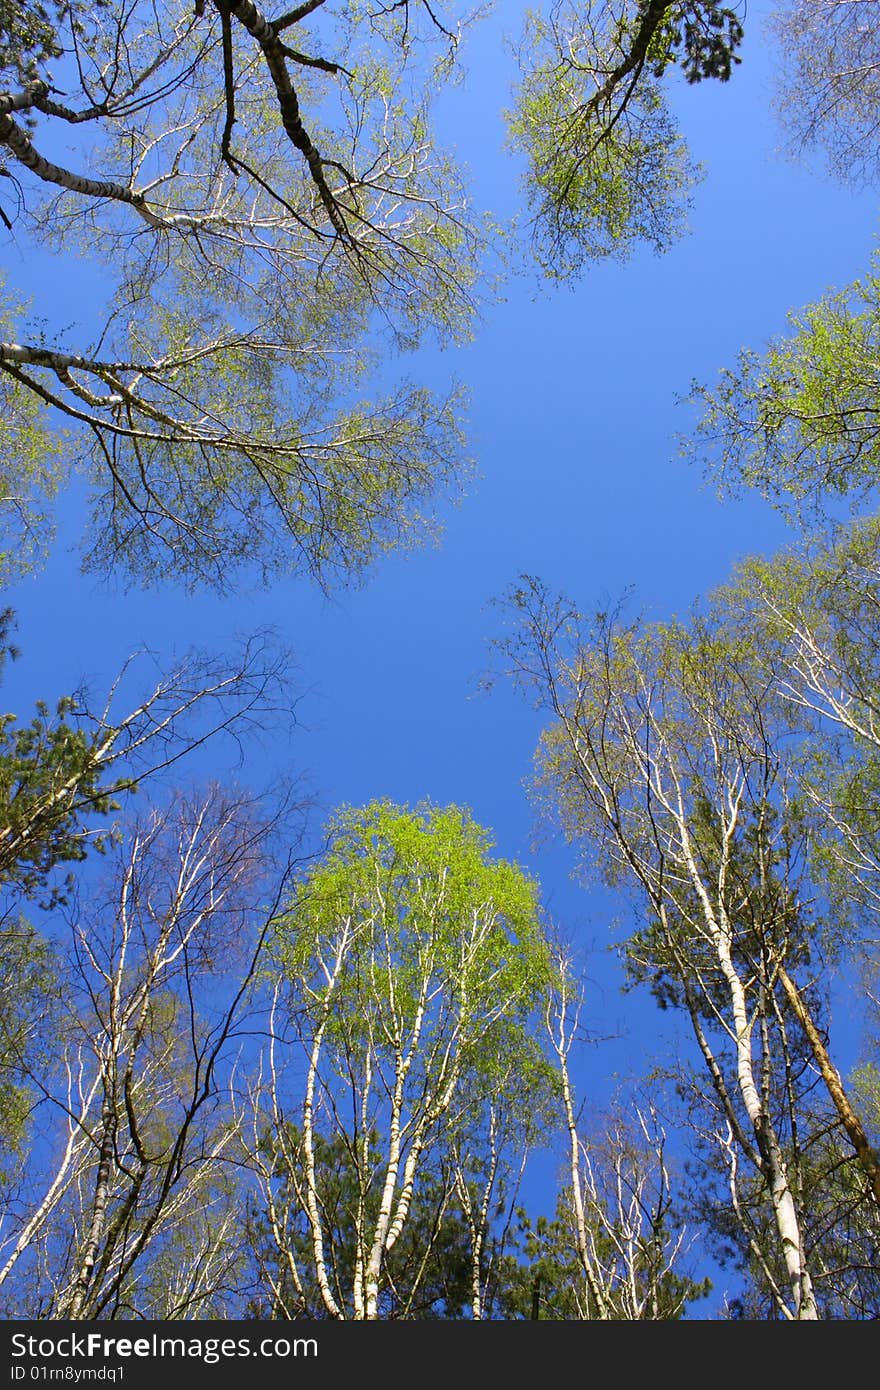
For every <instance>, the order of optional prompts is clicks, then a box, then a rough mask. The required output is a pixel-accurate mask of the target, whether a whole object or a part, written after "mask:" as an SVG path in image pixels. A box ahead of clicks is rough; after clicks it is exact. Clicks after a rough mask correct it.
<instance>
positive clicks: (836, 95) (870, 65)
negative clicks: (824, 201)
mask: <svg viewBox="0 0 880 1390" xmlns="http://www.w3.org/2000/svg"><path fill="white" fill-rule="evenodd" d="M878 19H880V15H878V10H877V6H876V4H875V3H872V0H857V2H856V0H838V3H836V4H833V5H832V4H827V3H819V0H785V3H783V4H780V6H779V8H778V10H777V11H776V12H775V14H774V15H773V17H772V20H771V27H772V31H773V36H774V38H775V39H776V40H777V42H778V46H779V60H780V62H779V69H780V70H779V77H778V91H777V99H776V106H777V110H778V113H779V115H780V117H781V120H782V124H783V128H784V129H785V131H786V134H787V136H788V141H789V146H790V148H791V149H793V150H794V152H795V153H796V154H799V155H800V154H803V153H805V152H807V151H809V150H811V149H818V150H819V151H821V152H822V153H823V154H824V155H825V156H826V158H827V161H828V164H829V166H830V168H831V170H832V172H833V173H834V174H836V175H837V177H838V178H840V179H842V180H844V181H845V182H847V183H852V184H856V185H859V184H872V183H874V182H875V181H876V179H877V174H878V171H880V166H878V130H880V124H878V122H880V44H878Z"/></svg>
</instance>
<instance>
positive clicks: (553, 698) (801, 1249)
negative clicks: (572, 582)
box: [507, 583, 875, 1318]
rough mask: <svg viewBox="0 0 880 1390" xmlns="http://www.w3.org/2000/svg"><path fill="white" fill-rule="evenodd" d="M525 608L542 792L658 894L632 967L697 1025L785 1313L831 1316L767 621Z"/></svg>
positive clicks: (791, 819) (524, 668)
mask: <svg viewBox="0 0 880 1390" xmlns="http://www.w3.org/2000/svg"><path fill="white" fill-rule="evenodd" d="M515 603H517V605H518V607H519V610H520V612H521V614H522V616H523V628H524V635H523V637H522V638H521V639H517V638H514V639H513V640H512V642H511V643H509V644H508V647H507V650H508V653H509V654H510V656H512V658H513V661H514V663H515V666H516V668H517V669H518V670H519V672H520V674H521V675H523V676H526V677H527V678H528V679H529V680H531V681H533V682H536V683H537V685H538V688H539V695H540V697H541V698H542V699H543V700H544V701H546V707H547V708H548V709H549V710H550V711H551V712H552V716H553V722H552V723H551V725H550V727H549V728H548V730H547V732H546V733H545V735H544V737H543V740H542V744H541V749H540V754H539V786H540V787H541V788H542V789H543V794H544V795H545V796H546V797H547V798H548V802H549V806H550V808H551V810H552V812H553V813H554V814H555V815H557V816H558V817H559V818H560V819H561V822H562V824H563V826H564V828H565V830H566V832H567V834H568V835H569V836H570V837H571V838H572V839H573V840H574V841H575V842H576V843H577V844H578V845H579V846H580V847H581V849H582V851H583V853H584V855H585V857H586V859H587V861H588V862H591V863H594V864H598V865H599V866H600V867H601V868H602V869H603V871H604V872H605V873H606V874H607V875H608V876H609V877H610V878H611V880H612V881H614V882H620V883H624V882H627V881H628V882H630V883H632V884H633V885H634V886H635V887H637V889H638V891H639V893H640V894H641V895H643V897H642V901H643V903H644V910H645V912H646V914H647V917H648V921H647V925H646V926H645V927H644V928H643V929H641V930H639V931H637V932H636V933H635V934H634V935H633V937H632V938H631V939H630V942H629V943H628V947H627V950H628V957H629V962H630V969H631V970H632V971H633V972H634V974H635V976H636V978H642V979H646V980H648V981H650V982H651V984H652V987H653V989H654V990H655V992H656V994H657V997H658V1000H659V1001H660V1002H661V1003H663V1004H665V1005H675V1006H677V1007H680V1008H681V1009H682V1010H684V1012H685V1015H686V1016H687V1017H688V1018H689V1020H690V1023H691V1026H692V1029H693V1033H694V1038H695V1041H696V1043H697V1046H698V1048H699V1051H700V1053H701V1054H702V1058H703V1061H704V1064H705V1066H706V1068H707V1070H708V1073H709V1076H710V1078H711V1082H712V1088H713V1094H714V1104H715V1105H716V1107H717V1114H718V1124H719V1126H720V1128H719V1134H720V1133H721V1132H722V1130H725V1129H726V1130H727V1136H728V1137H727V1139H726V1140H725V1143H726V1144H727V1145H728V1152H729V1156H730V1165H731V1196H732V1199H733V1200H734V1205H735V1206H736V1205H737V1203H738V1201H739V1197H738V1193H737V1191H736V1188H735V1186H734V1180H736V1181H738V1180H739V1179H738V1174H740V1173H741V1171H742V1165H743V1164H745V1165H746V1166H747V1167H750V1168H751V1169H752V1171H753V1172H754V1174H755V1175H756V1177H757V1178H759V1180H760V1188H761V1192H762V1193H763V1194H764V1198H765V1200H766V1202H767V1204H768V1206H767V1210H768V1220H769V1221H770V1230H771V1231H772V1241H771V1246H770V1247H769V1248H768V1247H767V1246H766V1245H764V1246H763V1247H762V1248H761V1247H756V1253H757V1251H758V1249H759V1248H760V1262H761V1265H762V1269H763V1273H764V1276H765V1278H766V1280H767V1283H768V1285H769V1287H771V1289H773V1290H774V1292H773V1298H774V1300H775V1303H776V1306H777V1308H778V1311H779V1313H780V1315H782V1316H785V1317H797V1318H803V1317H806V1318H812V1317H815V1316H816V1315H817V1311H818V1310H817V1303H816V1297H815V1290H814V1279H813V1274H812V1270H811V1257H810V1249H811V1245H812V1238H811V1236H810V1234H809V1219H808V1216H809V1214H808V1212H807V1211H806V1210H805V1208H804V1205H803V1200H802V1195H801V1184H800V1179H799V1176H798V1175H799V1173H800V1169H801V1151H800V1140H799V1138H798V1135H799V1124H800V1122H801V1120H802V1118H803V1106H804V1103H805V1102H804V1097H803V1095H801V1094H800V1092H801V1089H802V1084H803V1080H802V1079H803V1065H802V1060H801V1059H802V1058H803V1056H804V1055H806V1056H807V1057H810V1055H811V1054H812V1056H813V1057H814V1058H815V1059H816V1061H817V1062H818V1061H820V1058H822V1054H823V1049H824V1043H823V1042H822V1038H821V1030H820V1029H819V1028H818V1027H816V1026H815V1019H814V1018H813V1015H812V1012H811V1010H810V1008H809V1007H808V1006H807V1004H806V992H805V990H804V989H803V988H799V986H798V983H797V979H798V977H799V976H800V977H801V978H802V977H803V973H804V972H805V971H807V970H808V969H809V963H810V956H811V949H812V944H813V942H814V940H815V938H816V933H817V926H818V924H817V923H816V922H815V920H814V916H813V910H812V908H811V906H810V904H811V900H812V898H813V885H812V884H811V883H810V881H809V879H808V878H806V879H805V877H804V875H805V872H806V866H807V863H808V860H807V848H808V843H807V840H808V836H809V827H808V825H807V824H806V823H805V821H804V817H803V814H802V812H801V810H800V808H799V805H798V793H799V787H798V784H797V781H796V779H795V778H794V776H793V773H792V769H791V763H790V760H789V759H787V758H786V756H785V748H786V742H787V741H788V740H790V739H791V738H792V737H793V735H794V733H795V731H796V724H794V723H793V720H792V717H791V709H790V706H789V705H788V703H787V702H786V701H785V700H784V698H782V697H781V696H780V694H779V692H778V690H777V689H776V687H775V679H774V672H773V670H772V668H771V667H768V666H767V665H766V664H765V663H764V662H763V660H762V652H761V649H760V645H757V646H756V642H755V634H754V630H753V629H752V628H749V627H748V626H747V625H745V624H742V625H737V624H736V623H735V622H731V621H730V620H729V615H725V614H724V613H723V611H717V610H716V611H715V612H714V613H713V612H712V611H711V610H710V612H709V613H708V614H707V615H704V616H702V617H699V616H698V617H696V618H695V619H694V620H693V622H692V624H691V625H690V626H689V627H685V626H683V625H681V624H676V623H673V624H669V625H666V626H663V625H659V626H657V627H654V628H650V627H644V628H643V627H640V626H639V625H638V624H636V625H634V626H633V627H631V628H627V627H624V626H622V625H618V624H617V623H616V622H615V621H614V620H613V619H609V618H607V617H605V616H602V617H600V618H599V619H598V620H597V624H596V627H595V628H594V630H593V631H592V633H589V634H583V635H581V634H580V632H579V628H578V625H577V619H576V615H575V614H574V613H573V612H572V610H571V609H567V608H566V607H565V606H560V605H557V604H555V603H554V602H552V601H549V600H548V598H547V596H546V594H545V593H544V592H543V590H542V589H541V588H540V586H538V585H536V584H535V583H531V584H527V585H525V586H524V587H523V588H522V589H520V590H519V591H518V593H517V594H516V595H515ZM814 987H815V982H811V988H814ZM824 1061H826V1062H827V1061H828V1057H827V1052H825V1053H824ZM835 1077H836V1073H834V1072H833V1068H831V1069H829V1068H827V1067H826V1068H825V1070H824V1071H823V1078H824V1079H825V1081H826V1085H827V1086H828V1089H829V1094H830V1095H831V1096H832V1098H834V1094H835V1086H837V1091H838V1094H837V1099H836V1100H835V1104H836V1105H837V1107H838V1115H839V1120H840V1123H841V1124H842V1125H843V1126H844V1127H845V1128H846V1127H847V1125H848V1124H849V1128H847V1134H848V1136H849V1138H850V1140H851V1142H852V1143H853V1145H854V1147H855V1148H856V1151H857V1158H858V1161H859V1163H860V1164H862V1166H863V1168H864V1170H865V1174H866V1176H868V1177H869V1178H871V1181H873V1178H872V1174H873V1167H874V1164H875V1159H874V1156H873V1153H872V1151H871V1149H870V1146H869V1145H864V1144H860V1143H858V1142H857V1137H858V1131H857V1129H856V1128H855V1127H853V1125H852V1123H851V1119H850V1117H849V1116H848V1115H847V1114H846V1113H845V1109H846V1106H845V1102H846V1097H845V1094H843V1088H842V1086H840V1085H839V1077H837V1078H836V1082H835ZM850 1131H852V1132H850ZM862 1138H864V1135H863V1134H862ZM860 1150H861V1151H860ZM869 1170H870V1171H869ZM752 1235H753V1236H755V1231H754V1229H753V1231H752ZM763 1238H764V1237H762V1240H763ZM755 1239H757V1237H756V1236H755Z"/></svg>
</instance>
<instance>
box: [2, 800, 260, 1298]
mask: <svg viewBox="0 0 880 1390" xmlns="http://www.w3.org/2000/svg"><path fill="white" fill-rule="evenodd" d="M258 812H259V808H258V807H257V806H256V805H254V803H253V802H252V801H251V800H250V799H249V798H247V797H245V796H244V795H230V794H227V793H223V792H222V791H221V790H220V789H219V788H214V789H212V790H210V791H209V792H208V793H207V794H206V795H205V796H203V797H201V798H195V797H188V796H185V795H183V794H181V795H178V796H176V797H175V798H174V799H173V800H172V801H171V803H170V804H169V805H168V806H167V807H166V808H165V809H164V810H156V811H154V812H152V813H151V814H150V815H149V816H147V817H145V819H144V820H143V821H142V822H141V823H140V824H135V825H133V826H132V827H131V829H130V831H129V834H128V836H127V837H126V841H125V843H124V844H123V845H121V846H120V847H119V850H118V851H117V852H116V854H115V855H114V859H115V865H114V871H113V873H112V874H111V875H110V877H109V881H108V883H107V887H106V894H105V895H103V896H102V895H98V894H95V895H92V896H91V897H90V899H89V900H84V901H82V902H81V903H78V904H77V907H76V909H75V910H73V911H72V912H71V914H70V922H69V942H68V943H62V942H58V943H57V944H56V946H55V951H54V954H55V956H56V962H57V969H58V974H59V987H58V990H57V991H56V1007H55V1011H54V1012H55V1015H56V1022H57V1026H56V1044H55V1045H56V1048H57V1049H58V1050H57V1052H56V1053H55V1055H54V1056H53V1057H51V1059H47V1060H48V1064H47V1065H46V1066H45V1067H40V1066H39V1059H38V1057H37V1056H36V1055H35V1054H34V1053H33V1052H30V1053H29V1054H28V1060H27V1062H26V1063H25V1062H23V1063H22V1065H23V1066H25V1065H26V1066H27V1068H28V1074H29V1077H30V1080H31V1084H32V1088H33V1090H34V1091H35V1092H36V1093H37V1095H38V1096H39V1104H38V1105H37V1107H36V1111H35V1114H34V1116H33V1118H32V1126H33V1127H34V1128H35V1129H36V1131H37V1133H36V1136H35V1139H34V1141H33V1143H32V1146H31V1153H30V1159H29V1163H28V1165H27V1167H26V1170H25V1172H24V1174H23V1177H22V1181H21V1183H20V1186H19V1188H18V1190H17V1192H16V1194H15V1200H14V1201H13V1202H12V1203H11V1204H10V1208H9V1211H8V1213H7V1219H6V1222H5V1224H4V1230H3V1244H2V1252H0V1286H2V1287H3V1295H4V1300H5V1306H6V1307H7V1309H8V1310H9V1311H10V1312H11V1314H12V1315H14V1316H47V1317H59V1318H70V1319H82V1318H86V1319H94V1318H103V1317H118V1316H126V1317H148V1318H149V1317H161V1318H180V1317H193V1316H200V1315H204V1314H205V1312H206V1311H207V1310H211V1309H214V1310H216V1308H217V1306H218V1305H217V1304H216V1302H215V1301H214V1297H215V1293H216V1287H217V1286H218V1285H219V1286H220V1287H221V1288H222V1287H223V1286H224V1281H225V1279H226V1278H228V1275H227V1266H228V1262H229V1252H230V1250H235V1249H236V1248H237V1242H236V1239H235V1238H234V1237H235V1235H236V1232H235V1226H236V1219H235V1216H234V1211H235V1207H234V1203H233V1202H232V1193H231V1189H230V1186H229V1181H228V1175H229V1173H231V1172H232V1171H233V1169H232V1167H231V1163H230V1160H231V1157H232V1150H233V1145H234V1140H235V1125H234V1123H233V1121H232V1109H231V1106H230V1101H229V1092H228V1087H229V1079H230V1072H229V1069H230V1066H231V1063H232V1060H233V1058H234V1055H235V1052H236V1051H237V1050H238V1049H239V1047H240V1043H239V1042H238V1041H237V1036H238V1030H240V1028H241V1027H242V1025H243V1023H244V1020H245V1017H246V1010H247V1008H248V1007H250V1006H251V1005H252V999H251V998H250V995H249V987H250V985H251V983H252V981H253V979H254V975H255V972H256V969H257V966H258V962H259V960H260V957H261V953H262V949H263V945H264V942H265V939H266V934H267V932H268V928H269V923H270V921H271V918H272V915H273V908H274V906H275V905H277V903H276V904H273V901H272V897H271V895H272V894H273V893H274V894H276V895H278V894H280V893H281V891H282V890H283V884H284V879H283V876H281V877H279V876H278V875H277V873H276V872H274V869H275V866H270V863H269V844H270V840H269V839H267V836H270V835H271V827H270V826H268V825H267V824H266V822H265V821H264V820H263V819H262V818H261V817H260V816H259V814H258ZM267 892H268V893H269V895H270V896H269V898H268V899H267V898H266V896H265V895H266V893H267ZM157 1266H158V1270H161V1269H162V1268H164V1269H165V1271H166V1274H165V1278H164V1279H163V1278H161V1277H159V1276H158V1273H157ZM172 1269H173V1270H174V1277H173V1279H172V1278H171V1277H170V1271H171V1270H172ZM221 1306H222V1305H221Z"/></svg>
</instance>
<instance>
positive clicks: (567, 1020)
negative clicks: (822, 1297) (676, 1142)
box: [507, 949, 709, 1321]
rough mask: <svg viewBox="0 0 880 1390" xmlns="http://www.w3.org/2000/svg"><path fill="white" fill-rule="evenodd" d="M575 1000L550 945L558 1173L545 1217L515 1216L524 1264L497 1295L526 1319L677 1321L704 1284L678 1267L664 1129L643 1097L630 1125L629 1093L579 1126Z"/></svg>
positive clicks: (680, 1240) (680, 1234)
mask: <svg viewBox="0 0 880 1390" xmlns="http://www.w3.org/2000/svg"><path fill="white" fill-rule="evenodd" d="M582 1002H583V1000H582V997H581V992H580V989H579V987H578V985H577V983H576V981H575V979H574V977H573V974H572V971H571V961H570V959H569V958H568V957H567V956H566V955H564V954H563V953H562V952H561V951H559V950H558V949H557V970H556V982H555V987H554V988H553V989H552V990H551V991H549V992H548V1000H547V1007H546V1015H545V1022H546V1028H547V1033H548V1037H549V1040H550V1051H551V1054H552V1056H553V1058H554V1064H555V1067H556V1070H557V1079H558V1090H559V1100H560V1101H561V1109H562V1114H563V1128H564V1131H565V1136H566V1140H567V1148H568V1152H567V1159H566V1163H565V1165H564V1175H565V1176H564V1180H563V1184H562V1187H561V1190H560V1192H559V1196H558V1198H557V1204H556V1213H555V1217H554V1218H553V1219H548V1218H547V1217H546V1216H539V1217H538V1219H537V1220H536V1221H532V1220H530V1219H529V1218H528V1217H527V1216H526V1217H525V1218H524V1223H523V1230H524V1233H525V1254H526V1263H525V1265H524V1266H521V1267H520V1268H519V1270H517V1272H516V1275H515V1277H514V1279H513V1280H512V1281H511V1286H510V1288H509V1289H508V1291H507V1298H508V1300H509V1302H510V1305H511V1307H513V1308H515V1309H517V1310H518V1311H519V1313H520V1315H521V1316H526V1317H532V1318H558V1319H565V1320H577V1321H610V1320H626V1321H641V1320H645V1319H650V1320H652V1321H657V1320H659V1319H669V1318H679V1317H681V1316H682V1313H683V1311H684V1308H685V1306H686V1305H687V1303H688V1302H689V1301H691V1300H693V1299H696V1298H699V1297H700V1296H701V1295H703V1294H705V1293H707V1292H708V1288H709V1286H708V1282H707V1283H704V1284H703V1285H699V1284H697V1283H695V1282H694V1281H693V1280H691V1279H690V1278H688V1277H687V1276H682V1275H681V1274H680V1273H679V1272H678V1267H679V1264H680V1262H681V1259H682V1257H683V1255H684V1253H685V1238H686V1228H685V1226H684V1225H683V1224H681V1223H680V1222H679V1221H678V1219H677V1215H678V1214H677V1212H676V1210H675V1203H674V1201H673V1197H672V1188H671V1181H670V1174H669V1166H668V1163H667V1159H666V1134H665V1131H664V1129H663V1126H662V1124H661V1123H660V1120H659V1116H658V1114H657V1111H656V1109H655V1107H654V1105H653V1104H652V1103H650V1102H647V1103H643V1104H641V1105H640V1104H639V1103H635V1108H634V1114H635V1122H634V1123H633V1120H632V1118H631V1114H630V1115H627V1114H625V1113H624V1108H625V1109H626V1111H627V1112H629V1111H630V1106H631V1105H632V1103H633V1099H632V1097H629V1098H628V1099H627V1101H625V1102H624V1105H623V1106H622V1107H621V1108H620V1110H619V1111H618V1110H615V1111H614V1112H613V1113H612V1114H610V1115H609V1116H608V1117H607V1119H606V1120H605V1122H604V1124H602V1125H601V1126H596V1127H595V1128H594V1130H593V1132H592V1133H591V1134H590V1136H589V1138H588V1139H587V1138H585V1137H584V1136H583V1134H582V1133H581V1132H580V1129H579V1121H580V1116H579V1111H578V1107H577V1103H576V1095H575V1089H574V1084H573V1079H572V1073H571V1061H570V1059H571V1051H572V1047H573V1044H574V1042H575V1039H576V1037H577V1033H578V1029H579V1026H580V1015H581V1007H582ZM634 1089H635V1088H634Z"/></svg>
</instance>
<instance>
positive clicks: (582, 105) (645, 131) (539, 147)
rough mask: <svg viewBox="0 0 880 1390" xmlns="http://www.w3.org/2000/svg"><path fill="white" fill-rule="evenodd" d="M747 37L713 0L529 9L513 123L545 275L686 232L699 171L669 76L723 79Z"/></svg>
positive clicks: (576, 0)
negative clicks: (674, 107)
mask: <svg viewBox="0 0 880 1390" xmlns="http://www.w3.org/2000/svg"><path fill="white" fill-rule="evenodd" d="M742 36H743V29H742V24H741V23H740V20H739V18H738V16H737V14H736V12H735V11H734V10H733V9H730V8H727V7H726V6H721V5H718V4H716V3H714V0H708V2H707V3H704V2H703V0H696V2H695V3H694V2H693V0H685V3H676V2H675V0H673V2H672V3H670V0H637V2H634V0H613V2H612V3H600V4H595V3H591V0H557V3H555V4H554V5H553V6H552V7H551V9H550V11H549V13H546V14H545V13H542V12H538V11H535V12H531V13H530V15H529V17H528V20H527V24H526V32H525V37H524V40H523V43H522V47H521V49H520V55H519V58H520V68H521V72H522V81H521V84H520V86H519V88H518V90H517V94H516V104H515V107H514V109H513V111H512V112H511V114H510V116H509V124H510V132H511V137H512V141H513V144H514V146H515V148H517V149H519V150H521V151H522V152H523V153H524V154H525V156H526V159H527V161H528V172H527V175H526V187H527V193H528V197H529V201H530V204H531V209H532V212H533V215H534V220H533V230H534V246H535V251H536V254H537V256H538V260H539V262H540V264H541V265H542V267H543V268H544V269H545V270H546V271H547V272H548V273H549V274H551V275H569V274H572V273H574V272H577V271H578V270H580V269H581V268H582V267H583V266H584V264H585V263H588V262H589V261H591V260H594V259H600V258H602V257H605V256H619V257H625V256H627V255H628V254H630V253H631V252H632V250H633V248H634V247H635V246H636V245H637V244H638V243H640V242H646V243H647V244H648V245H650V246H651V247H653V248H654V250H656V251H658V252H659V251H664V250H666V249H668V247H669V245H670V244H671V243H672V242H674V241H675V239H676V238H677V237H678V236H680V235H681V233H682V232H683V231H684V229H685V223H686V215H687V210H688V206H689V195H690V190H691V188H692V187H693V186H694V184H695V182H696V181H697V178H698V176H699V174H698V170H697V169H696V167H695V166H694V164H693V162H692V161H691V159H690V156H689V153H688V150H687V146H686V143H685V140H684V137H683V135H682V134H681V131H680V130H679V128H678V125H677V122H676V120H675V118H674V116H673V114H672V112H671V110H670V107H669V104H668V101H667V98H666V94H665V90H664V85H665V86H668V74H669V72H670V71H672V70H673V69H676V68H679V69H680V70H681V72H682V73H683V75H684V77H685V79H686V80H687V81H688V82H699V81H702V80H703V79H704V78H716V79H719V80H721V81H727V80H728V79H729V77H730V75H731V72H732V69H733V67H734V66H735V65H736V64H737V63H738V62H739V61H740V60H739V56H738V54H737V49H738V47H739V44H740V41H741V39H742Z"/></svg>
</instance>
